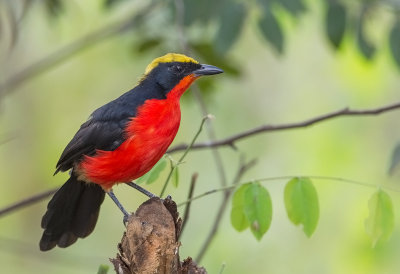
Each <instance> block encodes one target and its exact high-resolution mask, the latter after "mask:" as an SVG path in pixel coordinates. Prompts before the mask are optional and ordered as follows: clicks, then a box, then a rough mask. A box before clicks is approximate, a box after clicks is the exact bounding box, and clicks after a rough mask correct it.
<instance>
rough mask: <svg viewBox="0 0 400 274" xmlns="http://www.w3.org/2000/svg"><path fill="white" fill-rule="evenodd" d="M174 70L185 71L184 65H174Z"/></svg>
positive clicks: (177, 71)
mask: <svg viewBox="0 0 400 274" xmlns="http://www.w3.org/2000/svg"><path fill="white" fill-rule="evenodd" d="M174 71H175V72H176V73H181V72H182V71H183V67H182V66H181V65H175V66H174Z"/></svg>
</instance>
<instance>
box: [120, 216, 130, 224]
mask: <svg viewBox="0 0 400 274" xmlns="http://www.w3.org/2000/svg"><path fill="white" fill-rule="evenodd" d="M130 217H131V215H130V214H124V218H123V219H122V221H123V222H124V226H126V224H127V223H128V221H129V218H130Z"/></svg>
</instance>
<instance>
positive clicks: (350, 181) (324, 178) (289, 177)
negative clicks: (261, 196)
mask: <svg viewBox="0 0 400 274" xmlns="http://www.w3.org/2000/svg"><path fill="white" fill-rule="evenodd" d="M300 177H303V178H309V179H313V180H322V181H332V182H342V183H348V184H353V185H358V186H364V187H368V188H382V189H384V190H388V191H393V192H397V193H400V189H397V188H393V187H390V186H386V185H374V184H370V183H365V182H360V181H355V180H350V179H346V178H341V177H334V176H317V175H285V176H277V177H267V178H260V179H254V180H252V181H255V182H270V181H281V180H291V179H293V178H300ZM247 183H248V182H244V183H240V184H237V185H230V186H227V187H221V188H215V189H212V190H208V191H206V192H204V193H202V194H199V195H197V196H194V197H193V198H191V199H188V200H186V201H183V202H181V203H179V204H177V206H178V207H181V206H184V205H186V204H187V203H191V202H193V201H195V200H198V199H201V198H203V197H205V196H208V195H210V194H214V193H217V192H223V191H226V190H230V189H234V188H236V187H237V186H241V185H243V184H247Z"/></svg>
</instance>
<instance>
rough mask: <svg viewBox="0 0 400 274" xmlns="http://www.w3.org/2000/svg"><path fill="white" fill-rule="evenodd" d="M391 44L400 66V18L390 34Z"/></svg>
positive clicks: (393, 54) (391, 49) (394, 56)
mask: <svg viewBox="0 0 400 274" xmlns="http://www.w3.org/2000/svg"><path fill="white" fill-rule="evenodd" d="M389 45H390V51H391V53H392V56H393V58H394V60H395V62H396V64H397V66H398V67H399V68H400V20H397V21H396V23H394V24H393V27H392V30H391V31H390V35H389Z"/></svg>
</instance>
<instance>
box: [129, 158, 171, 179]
mask: <svg viewBox="0 0 400 274" xmlns="http://www.w3.org/2000/svg"><path fill="white" fill-rule="evenodd" d="M166 166H167V160H166V159H165V158H164V157H163V158H161V159H160V161H158V163H157V164H155V165H154V166H153V168H152V169H151V170H150V171H149V172H147V173H146V174H145V175H143V176H142V177H140V178H139V179H137V180H136V182H137V183H138V184H140V183H143V182H146V184H148V185H149V184H152V183H154V182H155V181H156V180H157V179H158V177H160V173H161V172H162V171H163V170H164V169H165V168H166Z"/></svg>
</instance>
